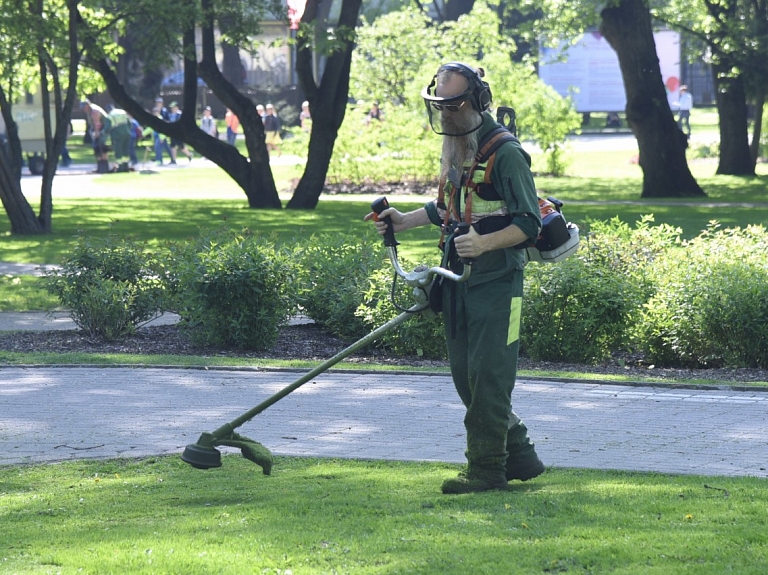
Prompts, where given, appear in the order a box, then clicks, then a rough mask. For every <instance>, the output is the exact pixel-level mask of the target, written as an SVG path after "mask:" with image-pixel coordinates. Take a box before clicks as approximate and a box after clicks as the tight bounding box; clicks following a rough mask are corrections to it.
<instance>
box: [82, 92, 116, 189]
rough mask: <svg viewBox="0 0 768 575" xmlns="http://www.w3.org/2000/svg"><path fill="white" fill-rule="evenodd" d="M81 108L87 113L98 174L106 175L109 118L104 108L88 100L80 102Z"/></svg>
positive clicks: (107, 169) (107, 168)
mask: <svg viewBox="0 0 768 575" xmlns="http://www.w3.org/2000/svg"><path fill="white" fill-rule="evenodd" d="M80 107H81V108H82V110H83V112H85V121H86V124H87V126H88V127H87V130H88V133H89V134H90V136H91V143H92V145H93V155H94V156H95V157H96V173H97V174H106V173H108V172H109V146H108V145H107V134H108V133H109V128H110V120H109V116H108V115H107V112H106V110H104V108H102V107H101V106H99V105H98V104H94V103H93V102H91V101H90V100H88V99H85V100H83V101H82V102H80Z"/></svg>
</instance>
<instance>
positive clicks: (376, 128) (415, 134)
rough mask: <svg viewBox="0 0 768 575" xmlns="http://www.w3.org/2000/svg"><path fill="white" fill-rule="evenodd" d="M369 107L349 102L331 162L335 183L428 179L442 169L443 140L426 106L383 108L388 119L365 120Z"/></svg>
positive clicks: (331, 172) (329, 169) (332, 179)
mask: <svg viewBox="0 0 768 575" xmlns="http://www.w3.org/2000/svg"><path fill="white" fill-rule="evenodd" d="M367 112H368V108H367V107H365V106H349V107H348V109H347V114H346V116H345V117H344V123H343V124H342V125H341V128H340V130H339V137H338V139H337V140H336V145H335V146H334V150H333V157H332V158H331V163H330V165H329V167H328V179H329V180H330V181H331V182H354V183H363V182H398V181H408V180H415V181H429V180H432V179H434V178H435V174H436V173H437V172H438V161H439V157H440V139H439V138H437V137H436V136H435V134H434V133H432V131H431V130H429V128H428V127H427V126H425V125H424V114H423V112H422V111H418V112H416V111H414V110H412V109H410V108H408V107H406V106H398V107H396V108H389V107H387V106H385V107H383V112H384V114H385V116H384V121H382V122H379V121H377V120H372V121H370V122H366V120H367V118H366V114H367Z"/></svg>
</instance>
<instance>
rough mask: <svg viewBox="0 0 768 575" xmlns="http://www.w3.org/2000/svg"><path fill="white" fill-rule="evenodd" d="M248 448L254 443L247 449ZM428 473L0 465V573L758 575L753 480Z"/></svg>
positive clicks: (759, 515) (759, 513)
mask: <svg viewBox="0 0 768 575" xmlns="http://www.w3.org/2000/svg"><path fill="white" fill-rule="evenodd" d="M255 439H256V440H258V438H255ZM457 471H458V467H457V466H455V465H448V464H440V463H398V462H379V461H354V460H349V461H338V460H315V459H296V458H285V457H279V458H277V460H276V465H275V468H274V471H273V474H272V475H271V476H270V477H265V476H263V475H261V473H259V470H258V468H256V467H255V466H254V465H253V464H252V463H250V462H248V461H246V460H245V459H243V458H242V457H240V456H239V455H237V456H235V455H233V456H227V457H224V458H223V466H222V467H221V468H219V469H213V470H208V471H200V470H196V469H193V468H191V467H189V466H188V465H186V464H184V463H183V462H181V460H180V459H179V458H178V457H164V458H150V459H145V460H140V461H133V460H108V461H79V462H71V463H63V464H58V465H34V466H18V467H12V468H0V520H1V521H2V524H3V529H2V531H0V548H1V549H3V553H2V564H1V566H0V570H2V571H3V572H8V573H52V572H57V573H59V572H60V573H77V572H85V573H136V574H143V573H147V574H149V573H225V574H229V573H233V574H234V573H236V574H240V573H282V574H285V573H289V572H290V573H294V574H296V575H299V574H314V573H355V574H357V573H363V574H365V573H370V574H373V573H376V574H380V573H423V574H439V575H444V574H460V575H464V574H465V573H511V572H514V573H561V572H578V573H651V574H660V575H661V574H663V575H666V574H668V573H676V574H677V573H691V574H697V575H699V574H720V573H726V572H730V573H761V572H762V570H763V568H764V566H765V565H766V564H767V563H768V524H767V523H768V520H767V519H766V518H767V517H768V514H767V513H766V507H767V506H768V492H767V491H766V489H765V481H764V480H760V479H754V478H722V477H718V478H713V477H699V476H684V477H680V476H669V475H657V474H642V473H621V472H609V471H608V472H604V471H581V470H565V469H555V470H550V471H549V472H548V473H546V474H545V475H543V476H542V477H540V478H538V479H537V480H535V481H533V482H531V483H525V484H516V485H513V486H512V488H511V490H510V491H508V492H491V493H484V494H475V495H468V496H452V497H448V496H443V495H441V494H440V493H439V486H440V483H441V482H442V481H443V480H444V479H446V478H448V477H451V476H453V475H455V474H456V473H457Z"/></svg>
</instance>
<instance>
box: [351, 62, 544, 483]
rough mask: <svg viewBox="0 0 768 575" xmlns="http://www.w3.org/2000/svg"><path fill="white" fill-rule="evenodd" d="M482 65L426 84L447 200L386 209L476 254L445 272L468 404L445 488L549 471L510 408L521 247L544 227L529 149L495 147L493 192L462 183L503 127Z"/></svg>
mask: <svg viewBox="0 0 768 575" xmlns="http://www.w3.org/2000/svg"><path fill="white" fill-rule="evenodd" d="M480 73H481V71H480V72H478V71H475V70H473V69H472V68H470V67H468V66H466V65H464V64H460V63H456V62H452V63H449V64H445V65H443V66H441V67H440V69H439V70H438V72H437V74H436V75H435V77H434V78H433V80H432V83H431V84H430V85H429V86H428V87H427V88H425V89H424V91H423V92H422V97H423V98H424V102H425V104H426V106H427V111H428V114H429V119H430V124H431V126H432V129H433V130H434V131H435V132H436V133H437V134H440V135H442V136H443V151H442V157H441V178H440V182H441V187H442V188H443V190H444V191H445V193H446V194H447V196H448V198H449V200H448V204H447V206H446V205H445V203H443V202H440V201H433V202H429V203H427V204H426V205H425V206H424V207H423V208H420V209H418V210H414V211H412V212H408V213H401V212H399V211H398V210H396V209H395V208H393V207H390V208H388V209H387V210H384V212H382V214H381V216H382V217H386V216H390V217H391V218H392V224H393V226H394V229H395V232H401V231H403V230H407V229H410V228H413V227H416V226H421V225H427V224H429V223H433V224H436V225H443V226H444V230H446V231H447V232H448V234H449V236H448V238H447V241H446V242H445V249H446V250H448V256H449V259H450V260H451V261H453V262H454V264H455V263H456V260H457V259H458V257H461V258H476V262H475V263H474V265H473V266H472V273H471V275H470V278H469V280H468V281H467V282H465V283H461V284H456V283H453V282H450V281H445V282H443V286H442V296H443V302H444V304H443V306H442V308H443V315H444V323H445V333H446V338H447V342H448V355H449V359H450V364H451V375H452V377H453V381H454V384H455V386H456V390H457V391H458V394H459V397H460V398H461V401H462V402H463V403H464V405H465V407H466V409H467V411H466V415H465V418H464V426H465V428H466V431H467V451H466V456H467V468H466V469H465V470H464V471H462V472H461V473H460V474H459V476H458V477H456V478H452V479H448V480H446V481H445V482H444V483H443V486H442V491H443V493H471V492H476V491H488V490H492V489H506V488H507V481H511V480H514V479H517V480H521V481H527V480H528V479H532V478H534V477H536V476H538V475H541V473H543V472H544V464H543V463H542V462H541V461H540V460H539V458H538V455H537V454H536V451H535V449H534V446H533V443H531V441H530V439H529V438H528V430H527V428H526V426H525V424H524V423H523V422H522V421H521V420H520V418H519V417H517V415H516V414H515V413H514V412H513V411H512V409H511V393H512V389H513V388H514V385H515V376H516V371H517V355H518V348H519V342H518V336H519V326H520V311H521V304H522V295H523V265H524V255H523V250H522V249H517V248H515V246H518V245H519V244H522V243H524V242H526V241H528V240H529V239H531V238H536V237H537V236H538V234H539V229H540V227H541V217H540V215H539V208H538V198H537V196H536V189H535V186H534V183H533V177H532V175H531V171H530V167H529V166H530V157H529V156H528V154H527V153H526V152H525V151H523V149H522V147H521V146H520V144H519V142H517V141H516V140H514V141H510V142H506V143H504V144H503V145H502V146H501V147H500V148H498V150H497V151H496V154H495V160H494V162H493V165H492V168H491V174H492V177H491V182H492V184H490V185H491V186H492V188H493V190H494V191H493V192H491V191H490V190H489V188H485V187H484V188H483V192H484V193H483V195H484V196H485V197H486V198H488V199H483V198H481V197H479V196H478V195H477V193H476V192H475V191H473V190H470V189H468V188H467V186H466V185H463V184H462V182H466V180H465V179H463V178H461V175H462V174H466V173H467V170H468V168H469V166H470V165H471V163H472V159H473V157H474V156H475V153H476V151H477V149H478V143H479V142H480V141H481V140H482V139H483V136H484V135H485V134H487V133H488V132H490V131H491V130H493V129H495V128H497V127H498V124H497V123H496V122H495V121H494V120H493V118H492V117H491V115H490V114H489V113H488V111H487V110H488V108H489V106H490V102H491V91H490V88H489V87H488V84H487V83H485V82H483V81H482V79H481V76H480ZM452 182H457V183H459V185H460V190H457V187H456V186H455V185H454V184H453V183H452ZM470 198H471V204H470V205H471V209H470V210H467V208H466V206H467V200H469V199H470ZM468 213H469V214H470V215H469V217H471V220H472V227H471V228H470V231H469V233H467V234H465V235H462V236H458V237H456V236H453V235H451V229H450V228H451V225H452V224H453V223H455V222H458V221H462V220H463V219H464V218H466V215H467V214H468ZM372 218H373V214H368V215H367V216H366V217H365V219H366V220H368V219H372ZM379 219H381V218H379ZM446 224H447V225H446ZM376 227H377V229H378V232H379V233H382V234H383V233H384V231H385V230H386V227H387V226H386V224H385V223H383V222H382V221H378V222H376ZM457 256H458V257H457ZM458 265H459V266H460V264H458Z"/></svg>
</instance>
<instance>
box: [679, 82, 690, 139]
mask: <svg viewBox="0 0 768 575" xmlns="http://www.w3.org/2000/svg"><path fill="white" fill-rule="evenodd" d="M691 108H693V97H692V96H691V95H690V94H689V93H688V86H685V85H683V86H680V99H679V100H678V101H677V109H678V112H677V127H678V128H680V131H681V132H683V133H685V134H686V135H687V136H688V137H689V138H690V136H691ZM683 124H685V128H686V129H685V130H683Z"/></svg>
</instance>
